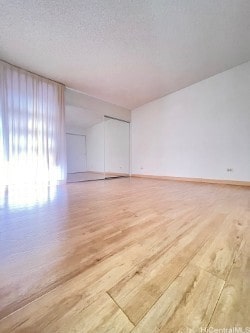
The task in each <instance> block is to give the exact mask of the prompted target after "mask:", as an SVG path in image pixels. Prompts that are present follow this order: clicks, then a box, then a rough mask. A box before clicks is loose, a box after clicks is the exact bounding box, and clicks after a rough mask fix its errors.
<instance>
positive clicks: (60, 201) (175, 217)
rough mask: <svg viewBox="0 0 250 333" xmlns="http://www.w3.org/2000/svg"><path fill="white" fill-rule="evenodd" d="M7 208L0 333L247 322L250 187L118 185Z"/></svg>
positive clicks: (0, 247) (11, 194)
mask: <svg viewBox="0 0 250 333" xmlns="http://www.w3.org/2000/svg"><path fill="white" fill-rule="evenodd" d="M0 206H1V211H0V218H1V223H0V233H1V242H0V256H1V257H0V267H1V274H0V318H1V319H0V332H1V333H2V332H25V333H26V332H28V333H29V332H30V333H36V332H46V333H50V332H51V333H52V332H53V333H55V332H60V333H62V332H63V333H64V332H65V333H66V332H67V333H68V332H83V333H87V332H101V333H102V332H114V333H117V332H133V333H135V332H136V333H137V332H140V333H146V332H149V333H153V332H167V333H169V332H173V333H177V332H179V333H180V332H183V333H187V332H189V333H192V332H201V329H203V332H205V329H206V328H207V329H208V328H210V329H212V328H232V327H236V326H238V327H242V328H243V329H245V328H247V327H250V188H248V187H240V186H229V185H215V184H199V183H185V182H175V181H164V180H156V179H136V178H132V179H129V178H119V179H115V180H110V181H108V180H106V181H98V182H87V183H71V184H67V185H61V186H58V187H56V188H53V187H51V188H49V189H48V188H46V187H45V188H38V189H34V188H27V187H26V188H21V189H18V188H15V187H13V188H11V187H10V188H9V191H8V192H7V191H4V189H2V192H1V191H0ZM249 331H250V329H249ZM209 332H212V330H210V331H209Z"/></svg>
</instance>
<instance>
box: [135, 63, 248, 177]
mask: <svg viewBox="0 0 250 333" xmlns="http://www.w3.org/2000/svg"><path fill="white" fill-rule="evenodd" d="M227 168H232V169H233V171H232V172H227ZM132 173H133V174H147V175H159V176H161V175H165V176H175V177H194V178H204V179H228V180H243V181H250V62H248V63H245V64H243V65H240V66H237V67H235V68H233V69H230V70H228V71H225V72H223V73H221V74H218V75H216V76H213V77H211V78H209V79H207V80H204V81H201V82H198V83H196V84H194V85H192V86H190V87H187V88H185V89H182V90H180V91H177V92H175V93H173V94H170V95H168V96H165V97H163V98H161V99H158V100H155V101H153V102H151V103H148V104H146V105H144V106H141V107H139V108H137V109H135V110H133V111H132Z"/></svg>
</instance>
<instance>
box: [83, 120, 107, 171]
mask: <svg viewBox="0 0 250 333" xmlns="http://www.w3.org/2000/svg"><path fill="white" fill-rule="evenodd" d="M86 134H87V135H86V144H87V145H86V146H87V170H88V171H94V172H104V122H101V123H99V124H96V125H94V126H92V127H90V128H88V129H87V130H86Z"/></svg>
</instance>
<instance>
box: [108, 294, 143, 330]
mask: <svg viewBox="0 0 250 333" xmlns="http://www.w3.org/2000/svg"><path fill="white" fill-rule="evenodd" d="M106 294H107V295H108V296H109V297H110V298H111V300H112V301H113V303H115V305H116V306H117V307H118V308H119V309H120V310H121V311H122V313H123V314H124V315H125V316H126V318H127V319H128V321H129V322H130V323H131V324H132V325H133V328H135V326H136V324H135V323H133V322H132V320H131V319H130V318H129V316H128V315H127V314H126V312H125V311H124V310H123V309H122V308H121V307H120V305H119V304H118V303H117V302H116V300H115V299H114V298H113V297H112V296H111V294H110V293H109V292H108V291H106Z"/></svg>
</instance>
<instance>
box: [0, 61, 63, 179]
mask: <svg viewBox="0 0 250 333" xmlns="http://www.w3.org/2000/svg"><path fill="white" fill-rule="evenodd" d="M65 178H66V158H65V115H64V86H63V85H61V84H58V83H56V82H53V81H50V80H47V79H44V78H42V77H40V76H38V75H35V74H31V73H29V72H27V71H24V70H22V69H19V68H17V67H15V66H12V65H9V64H7V63H5V62H2V61H0V184H4V185H9V184H21V183H33V184H37V183H58V182H63V181H65Z"/></svg>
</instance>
